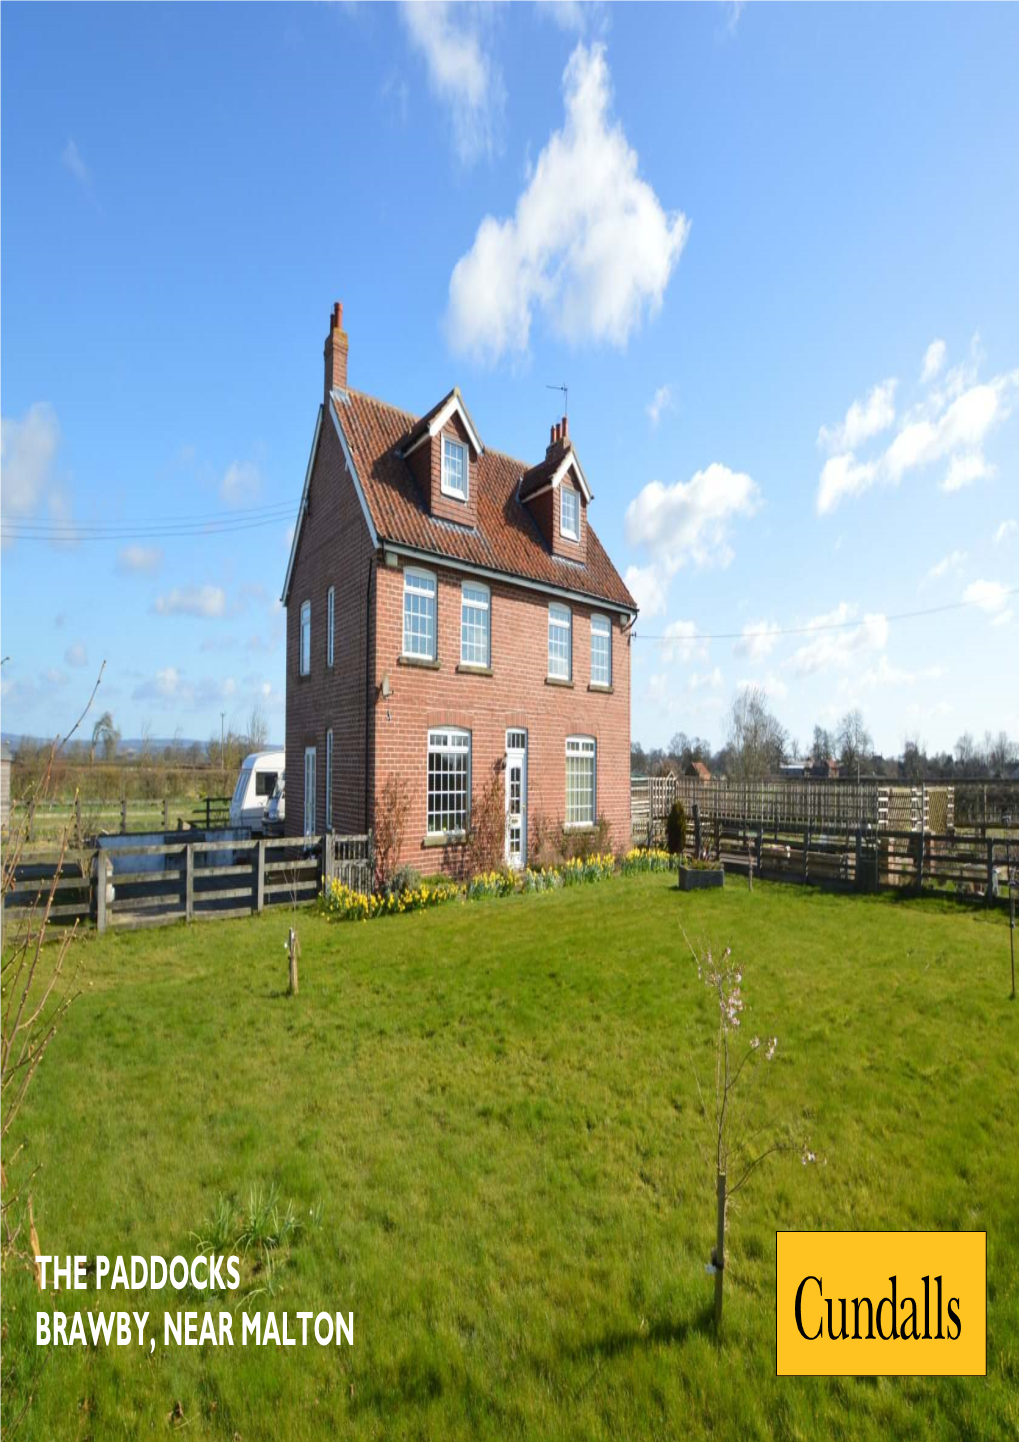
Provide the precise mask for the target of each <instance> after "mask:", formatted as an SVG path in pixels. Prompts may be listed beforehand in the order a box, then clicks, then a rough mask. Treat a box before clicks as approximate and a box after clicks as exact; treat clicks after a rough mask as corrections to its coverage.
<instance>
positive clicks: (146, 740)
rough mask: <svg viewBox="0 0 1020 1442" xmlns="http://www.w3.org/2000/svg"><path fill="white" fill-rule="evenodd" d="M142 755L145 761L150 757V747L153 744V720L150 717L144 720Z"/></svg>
mask: <svg viewBox="0 0 1020 1442" xmlns="http://www.w3.org/2000/svg"><path fill="white" fill-rule="evenodd" d="M141 743H142V744H141V748H140V752H139V754H140V756H141V759H142V760H143V761H147V760H148V759H149V747H150V746H151V744H152V722H151V721H150V720H149V718H148V717H146V718H145V720H144V721H143V722H142V733H141Z"/></svg>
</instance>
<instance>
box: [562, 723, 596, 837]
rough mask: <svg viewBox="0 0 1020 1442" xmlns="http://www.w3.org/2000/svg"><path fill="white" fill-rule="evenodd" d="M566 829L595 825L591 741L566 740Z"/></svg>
mask: <svg viewBox="0 0 1020 1442" xmlns="http://www.w3.org/2000/svg"><path fill="white" fill-rule="evenodd" d="M566 822H567V825H568V826H593V825H594V824H595V738H594V736H568V737H567V816H566Z"/></svg>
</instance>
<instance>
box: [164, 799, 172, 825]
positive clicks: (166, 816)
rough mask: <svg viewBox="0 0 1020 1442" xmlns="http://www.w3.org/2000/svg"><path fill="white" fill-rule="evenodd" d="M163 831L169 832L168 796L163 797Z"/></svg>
mask: <svg viewBox="0 0 1020 1442" xmlns="http://www.w3.org/2000/svg"><path fill="white" fill-rule="evenodd" d="M163 830H164V831H169V830H170V798H169V796H164V797H163Z"/></svg>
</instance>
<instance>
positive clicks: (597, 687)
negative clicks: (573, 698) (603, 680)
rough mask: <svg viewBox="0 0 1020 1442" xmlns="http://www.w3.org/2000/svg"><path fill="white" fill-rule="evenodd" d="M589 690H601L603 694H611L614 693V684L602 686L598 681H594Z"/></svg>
mask: <svg viewBox="0 0 1020 1442" xmlns="http://www.w3.org/2000/svg"><path fill="white" fill-rule="evenodd" d="M588 690H589V691H601V692H602V694H603V696H611V695H612V694H613V688H612V686H602V685H600V684H599V683H598V682H597V681H592V683H591V684H590V685H589V687H588Z"/></svg>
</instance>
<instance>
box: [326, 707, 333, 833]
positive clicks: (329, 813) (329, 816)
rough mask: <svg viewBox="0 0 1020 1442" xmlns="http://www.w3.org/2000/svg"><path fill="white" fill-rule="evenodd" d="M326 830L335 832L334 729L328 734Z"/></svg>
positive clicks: (330, 729) (329, 730)
mask: <svg viewBox="0 0 1020 1442" xmlns="http://www.w3.org/2000/svg"><path fill="white" fill-rule="evenodd" d="M326 830H327V831H332V830H333V728H332V726H330V728H329V729H328V731H327V732H326Z"/></svg>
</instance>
